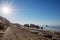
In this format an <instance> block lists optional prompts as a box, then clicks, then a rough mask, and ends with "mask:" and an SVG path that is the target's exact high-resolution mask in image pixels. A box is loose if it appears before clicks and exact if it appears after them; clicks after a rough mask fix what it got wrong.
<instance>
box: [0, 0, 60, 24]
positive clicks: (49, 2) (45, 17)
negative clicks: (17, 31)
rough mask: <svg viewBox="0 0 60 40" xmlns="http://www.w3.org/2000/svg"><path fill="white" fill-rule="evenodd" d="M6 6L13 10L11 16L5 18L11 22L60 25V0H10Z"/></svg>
mask: <svg viewBox="0 0 60 40" xmlns="http://www.w3.org/2000/svg"><path fill="white" fill-rule="evenodd" d="M5 2H6V1H5ZM6 4H8V5H10V4H11V7H12V9H13V10H12V14H11V15H9V16H8V15H6V16H5V17H6V18H7V19H8V20H10V21H11V22H16V23H20V24H25V23H27V24H31V23H32V24H39V25H46V24H47V25H60V0H13V1H12V0H8V1H7V3H6ZM1 5H2V0H0V6H1ZM0 14H2V13H0ZM0 16H3V15H0Z"/></svg>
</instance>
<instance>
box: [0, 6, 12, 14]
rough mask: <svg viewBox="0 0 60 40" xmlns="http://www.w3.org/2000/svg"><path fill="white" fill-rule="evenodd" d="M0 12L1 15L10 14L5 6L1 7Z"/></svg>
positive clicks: (9, 10)
mask: <svg viewBox="0 0 60 40" xmlns="http://www.w3.org/2000/svg"><path fill="white" fill-rule="evenodd" d="M1 11H2V13H3V14H10V13H11V9H10V8H9V7H7V6H3V7H2V8H1Z"/></svg>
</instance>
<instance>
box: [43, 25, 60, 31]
mask: <svg viewBox="0 0 60 40" xmlns="http://www.w3.org/2000/svg"><path fill="white" fill-rule="evenodd" d="M42 27H43V29H44V30H51V31H58V32H60V25H48V27H46V25H42Z"/></svg>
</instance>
